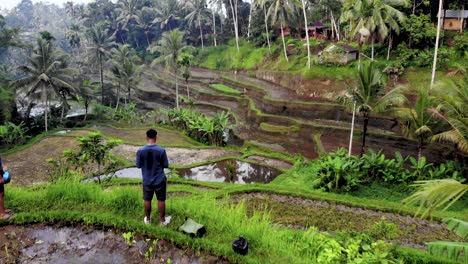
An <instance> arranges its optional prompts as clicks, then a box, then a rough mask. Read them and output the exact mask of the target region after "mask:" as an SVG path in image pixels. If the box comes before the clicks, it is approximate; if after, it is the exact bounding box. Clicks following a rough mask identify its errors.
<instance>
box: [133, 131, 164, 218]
mask: <svg viewBox="0 0 468 264" xmlns="http://www.w3.org/2000/svg"><path fill="white" fill-rule="evenodd" d="M157 135H158V132H157V131H156V130H154V129H150V130H148V131H146V141H147V142H148V144H147V145H145V146H143V147H141V148H140V149H139V150H138V151H137V154H136V166H137V168H141V174H142V177H143V200H144V202H145V214H146V216H145V218H144V222H145V224H150V223H151V201H152V200H153V196H154V194H156V199H157V200H158V209H159V221H160V225H161V226H166V225H168V224H169V223H170V221H171V217H170V216H168V217H166V187H167V186H166V185H167V184H166V174H165V173H164V168H168V167H169V161H168V160H167V155H166V150H165V149H164V148H162V147H161V146H159V145H156V140H157Z"/></svg>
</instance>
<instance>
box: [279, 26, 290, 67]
mask: <svg viewBox="0 0 468 264" xmlns="http://www.w3.org/2000/svg"><path fill="white" fill-rule="evenodd" d="M280 26H281V39H282V40H283V50H284V58H286V61H287V62H289V60H288V53H287V52H286V41H285V40H284V30H283V21H281V25H280Z"/></svg>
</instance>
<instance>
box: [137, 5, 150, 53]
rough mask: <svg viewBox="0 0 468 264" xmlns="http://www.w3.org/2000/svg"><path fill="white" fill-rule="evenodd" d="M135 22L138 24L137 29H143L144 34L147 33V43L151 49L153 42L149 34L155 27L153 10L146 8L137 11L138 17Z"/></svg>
mask: <svg viewBox="0 0 468 264" xmlns="http://www.w3.org/2000/svg"><path fill="white" fill-rule="evenodd" d="M135 20H136V23H137V27H139V28H141V30H143V32H144V33H145V37H146V43H147V44H148V47H149V46H150V45H151V44H150V43H151V42H150V40H149V37H148V32H150V31H151V29H153V26H154V16H153V9H151V8H149V7H146V6H145V7H143V9H142V10H140V11H137V17H136V19H135Z"/></svg>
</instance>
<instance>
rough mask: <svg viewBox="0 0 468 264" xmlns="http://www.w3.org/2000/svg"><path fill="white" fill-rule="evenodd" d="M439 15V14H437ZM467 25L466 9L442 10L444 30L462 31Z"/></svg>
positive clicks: (467, 13)
mask: <svg viewBox="0 0 468 264" xmlns="http://www.w3.org/2000/svg"><path fill="white" fill-rule="evenodd" d="M437 17H440V14H439V15H438V16H437ZM467 27H468V10H442V25H441V28H443V29H445V30H454V31H463V30H464V29H466V28H467Z"/></svg>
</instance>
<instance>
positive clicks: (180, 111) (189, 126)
mask: <svg viewBox="0 0 468 264" xmlns="http://www.w3.org/2000/svg"><path fill="white" fill-rule="evenodd" d="M165 113H166V115H167V119H168V123H169V125H172V126H175V127H177V128H180V129H182V130H184V131H185V132H186V133H187V135H188V136H189V137H191V138H193V139H195V140H197V141H199V142H201V143H203V144H210V145H216V146H221V145H223V136H224V132H225V131H226V129H228V125H229V113H226V112H224V111H223V112H221V113H219V114H218V113H216V114H214V115H213V117H209V116H207V115H205V114H203V113H200V112H196V111H192V110H190V109H184V108H175V109H171V110H168V111H166V112H165Z"/></svg>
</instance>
